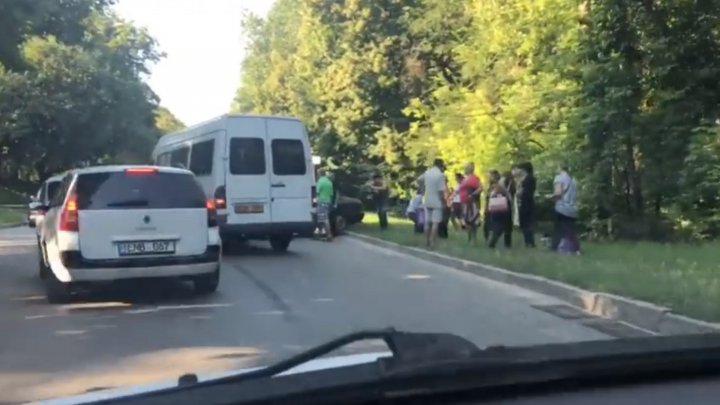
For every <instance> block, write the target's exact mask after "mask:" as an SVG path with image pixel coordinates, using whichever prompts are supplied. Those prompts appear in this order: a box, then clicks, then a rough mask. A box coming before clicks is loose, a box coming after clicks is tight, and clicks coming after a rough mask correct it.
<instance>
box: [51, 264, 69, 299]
mask: <svg viewBox="0 0 720 405" xmlns="http://www.w3.org/2000/svg"><path fill="white" fill-rule="evenodd" d="M48 270H49V269H48ZM45 295H46V296H47V300H48V302H49V303H50V304H66V303H68V302H70V300H71V299H72V294H71V290H70V283H63V282H61V281H60V280H58V279H57V278H56V277H55V274H53V273H52V271H47V273H46V276H45Z"/></svg>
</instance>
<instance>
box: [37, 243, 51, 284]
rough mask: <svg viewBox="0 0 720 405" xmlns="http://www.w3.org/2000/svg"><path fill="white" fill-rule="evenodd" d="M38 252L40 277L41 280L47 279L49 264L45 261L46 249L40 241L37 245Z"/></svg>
mask: <svg viewBox="0 0 720 405" xmlns="http://www.w3.org/2000/svg"><path fill="white" fill-rule="evenodd" d="M37 252H38V277H39V278H40V280H45V278H46V277H47V273H48V270H49V269H48V265H47V262H46V261H45V250H44V249H43V246H42V245H41V244H40V242H38V245H37Z"/></svg>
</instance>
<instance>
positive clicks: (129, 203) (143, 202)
mask: <svg viewBox="0 0 720 405" xmlns="http://www.w3.org/2000/svg"><path fill="white" fill-rule="evenodd" d="M149 204H150V202H149V201H148V200H147V199H140V198H136V199H134V200H123V201H117V202H111V203H107V204H106V206H107V207H147V206H148V205H149Z"/></svg>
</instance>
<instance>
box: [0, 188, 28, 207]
mask: <svg viewBox="0 0 720 405" xmlns="http://www.w3.org/2000/svg"><path fill="white" fill-rule="evenodd" d="M27 203H28V198H27V197H25V196H23V195H22V194H19V193H16V192H13V191H11V190H10V189H7V188H5V187H2V186H0V205H3V204H27Z"/></svg>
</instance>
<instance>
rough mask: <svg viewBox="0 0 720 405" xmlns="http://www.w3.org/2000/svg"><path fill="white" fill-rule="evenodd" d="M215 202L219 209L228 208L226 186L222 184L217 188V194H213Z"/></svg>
mask: <svg viewBox="0 0 720 405" xmlns="http://www.w3.org/2000/svg"><path fill="white" fill-rule="evenodd" d="M213 202H214V203H215V208H216V209H219V210H224V209H225V208H227V200H226V197H225V186H220V187H218V188H217V189H215V194H213Z"/></svg>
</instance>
